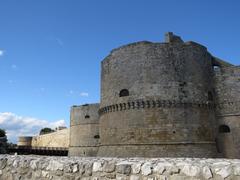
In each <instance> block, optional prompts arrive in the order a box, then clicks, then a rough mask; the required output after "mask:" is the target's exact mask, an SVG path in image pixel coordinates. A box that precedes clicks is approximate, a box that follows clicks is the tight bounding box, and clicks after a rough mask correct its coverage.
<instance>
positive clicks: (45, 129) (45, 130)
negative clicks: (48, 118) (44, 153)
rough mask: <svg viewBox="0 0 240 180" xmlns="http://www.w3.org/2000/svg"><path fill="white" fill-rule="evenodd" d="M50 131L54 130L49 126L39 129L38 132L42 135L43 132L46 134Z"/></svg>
mask: <svg viewBox="0 0 240 180" xmlns="http://www.w3.org/2000/svg"><path fill="white" fill-rule="evenodd" d="M52 132H55V131H54V130H53V129H51V128H48V127H45V128H43V129H41V131H40V133H39V134H40V135H43V134H48V133H52Z"/></svg>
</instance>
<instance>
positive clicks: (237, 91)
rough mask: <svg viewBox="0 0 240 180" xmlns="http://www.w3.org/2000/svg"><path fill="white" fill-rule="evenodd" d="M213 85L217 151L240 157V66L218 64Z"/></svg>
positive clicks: (230, 156) (227, 155)
mask: <svg viewBox="0 0 240 180" xmlns="http://www.w3.org/2000/svg"><path fill="white" fill-rule="evenodd" d="M215 86H216V90H215V91H216V97H217V106H216V117H217V120H218V149H219V152H221V153H222V154H223V156H224V157H226V158H240V151H239V149H240V139H239V137H240V67H239V66H221V64H220V66H219V67H218V68H216V71H215ZM228 128H229V129H228Z"/></svg>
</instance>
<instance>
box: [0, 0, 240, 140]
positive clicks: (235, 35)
mask: <svg viewBox="0 0 240 180" xmlns="http://www.w3.org/2000/svg"><path fill="white" fill-rule="evenodd" d="M239 9H240V1H238V0H225V1H224V0H222V1H219V0H211V1H210V0H201V1H193V0H181V1H180V0H118V1H116V0H101V1H100V0H35V1H33V0H1V1H0V128H5V129H6V130H7V132H8V134H9V137H10V138H9V139H10V140H12V141H16V135H21V134H33V133H36V132H37V131H38V130H39V129H40V128H41V127H42V126H52V127H53V126H55V125H62V124H64V123H65V124H66V125H67V126H69V110H70V107H71V106H72V105H80V104H83V103H91V102H99V101H100V62H101V60H102V59H103V58H104V57H105V56H107V55H108V53H109V52H110V50H111V49H113V48H116V47H118V46H120V45H124V44H127V43H130V42H135V41H141V40H148V41H154V42H161V41H163V37H164V33H165V32H167V31H173V32H174V33H176V34H177V35H180V36H181V37H182V38H183V39H184V40H185V41H188V40H193V41H196V42H199V43H201V44H203V45H205V46H206V47H208V50H209V51H210V52H211V53H212V54H214V55H215V56H217V57H220V58H222V59H226V60H228V61H229V62H231V63H233V64H236V65H239V64H240V63H239V62H240V61H239V59H240V51H239V42H240V36H239V33H240V11H239ZM31 123H32V125H29V124H31ZM34 123H35V124H34ZM20 129H25V130H24V131H23V130H21V131H20Z"/></svg>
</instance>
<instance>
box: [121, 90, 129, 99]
mask: <svg viewBox="0 0 240 180" xmlns="http://www.w3.org/2000/svg"><path fill="white" fill-rule="evenodd" d="M123 96H129V92H128V90H127V89H122V90H121V91H120V93H119V97H123Z"/></svg>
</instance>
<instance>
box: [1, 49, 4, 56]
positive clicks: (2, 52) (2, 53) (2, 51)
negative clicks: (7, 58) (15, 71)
mask: <svg viewBox="0 0 240 180" xmlns="http://www.w3.org/2000/svg"><path fill="white" fill-rule="evenodd" d="M4 53H5V51H4V50H2V49H0V57H1V56H3V55H4Z"/></svg>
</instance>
